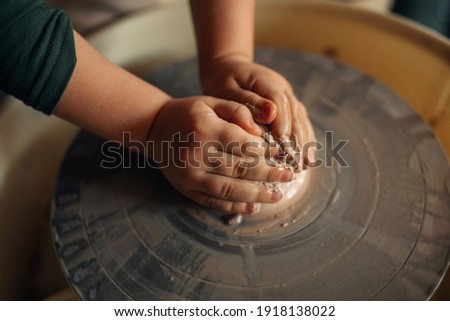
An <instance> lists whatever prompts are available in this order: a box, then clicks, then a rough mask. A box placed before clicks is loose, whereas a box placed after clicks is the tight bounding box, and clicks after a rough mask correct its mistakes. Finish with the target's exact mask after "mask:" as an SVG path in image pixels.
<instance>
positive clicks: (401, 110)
mask: <svg viewBox="0 0 450 321" xmlns="http://www.w3.org/2000/svg"><path fill="white" fill-rule="evenodd" d="M256 57H257V61H259V62H260V63H262V64H265V65H267V66H270V67H272V68H273V69H275V70H277V71H279V72H280V73H281V74H283V75H284V76H285V77H286V78H287V79H288V80H289V81H291V83H292V85H293V86H294V88H295V91H296V94H297V95H298V97H299V98H300V99H301V100H302V101H303V102H304V103H305V105H306V106H307V108H308V110H309V113H310V116H311V119H312V122H313V124H314V128H315V132H316V136H317V139H318V141H319V142H321V143H322V144H323V146H325V145H326V141H325V136H326V134H325V132H326V131H332V132H333V143H332V144H333V146H334V145H336V144H337V142H338V141H340V140H347V141H348V143H347V144H346V145H345V146H344V148H342V149H341V150H340V155H341V156H342V158H343V159H344V160H345V162H346V163H347V165H348V166H342V164H338V163H337V162H336V161H333V163H332V164H331V165H330V164H329V165H330V166H321V167H318V168H314V169H310V171H311V173H310V175H311V176H310V180H311V181H310V183H309V186H308V190H307V191H306V192H305V195H304V197H302V199H301V200H300V201H299V202H298V203H297V204H295V205H294V206H292V207H291V208H290V209H289V213H288V214H286V215H284V216H283V219H282V220H281V221H276V224H272V225H270V224H269V225H268V226H267V227H264V226H263V227H260V228H259V230H258V231H255V230H252V231H249V230H248V229H247V230H246V229H245V227H246V226H245V222H244V223H243V224H242V225H239V226H224V225H223V224H222V225H219V224H221V223H220V222H219V221H211V218H214V217H217V216H218V213H215V212H213V211H211V210H209V209H207V208H204V207H201V206H199V205H197V204H195V203H194V202H192V201H190V200H188V199H186V198H185V197H183V196H181V195H180V194H179V193H177V192H176V191H175V190H174V189H173V188H172V187H171V186H170V185H169V184H168V183H167V182H166V181H165V179H164V178H163V176H162V174H161V173H160V172H159V171H158V170H155V169H153V168H151V166H148V165H147V166H143V164H145V159H143V158H139V157H137V156H132V158H131V160H129V162H128V161H125V163H123V164H121V165H120V164H117V165H118V166H117V168H115V169H104V168H101V166H100V164H101V162H102V161H105V156H102V152H101V150H102V146H103V144H104V143H105V142H104V141H103V140H102V139H100V138H97V137H95V136H93V135H91V134H88V133H81V134H80V135H79V136H78V138H77V139H76V140H75V142H74V143H73V145H72V147H71V148H70V150H69V152H68V154H67V158H66V160H65V161H64V164H63V166H62V169H61V173H60V177H59V182H58V186H57V190H56V193H55V196H54V211H53V231H54V237H55V242H56V250H57V254H58V256H59V258H60V261H61V263H62V267H63V269H64V271H65V274H66V276H67V278H68V280H69V282H70V283H71V285H72V286H73V287H74V289H75V290H76V291H77V293H78V294H79V296H80V297H81V298H82V299H88V300H127V299H136V300H178V299H180V300H368V299H375V300H389V299H397V300H406V299H407V300H422V299H427V298H429V297H430V296H431V295H432V293H433V291H434V290H435V289H436V287H437V286H438V285H439V282H440V280H441V278H442V276H443V274H444V273H445V271H446V269H447V267H448V263H449V258H450V256H449V255H450V168H449V163H448V160H447V158H446V156H445V154H444V152H443V150H442V149H441V146H440V145H439V143H438V141H437V140H436V138H435V137H434V135H433V132H432V130H431V129H430V127H429V126H428V125H427V124H426V123H425V122H424V121H423V120H422V119H421V118H420V117H419V116H418V115H417V114H416V113H415V112H414V111H413V110H412V109H411V108H410V107H409V106H408V105H407V104H405V103H404V102H403V101H402V100H401V99H400V98H398V97H397V96H396V95H394V94H393V93H392V92H390V91H389V90H388V89H386V88H385V87H384V86H382V85H380V84H379V83H377V82H376V81H375V80H373V79H371V78H370V77H368V76H366V75H363V74H362V73H360V72H358V71H355V70H353V69H350V68H348V67H346V66H343V65H341V64H339V63H336V62H335V61H332V60H330V59H327V58H324V57H319V56H314V55H309V54H305V53H299V52H294V51H282V50H272V49H264V50H259V51H258V52H257V55H256ZM146 80H148V81H151V82H152V83H153V84H155V85H156V86H159V87H160V88H162V89H164V90H166V91H167V92H169V93H170V94H172V95H173V96H175V97H184V96H189V95H196V94H200V89H199V88H200V87H199V82H198V79H197V65H196V63H195V61H194V60H189V61H185V62H181V63H176V64H172V65H169V66H166V67H163V68H161V69H159V70H156V71H153V72H152V73H151V74H150V75H149V76H148V77H146ZM107 144H112V143H107ZM103 147H105V146H103ZM330 147H331V145H330ZM123 152H124V153H125V154H124V155H127V151H123ZM318 155H319V157H321V158H322V159H325V158H326V155H325V153H324V151H321V152H319V154H318ZM124 159H127V158H126V157H125V158H124ZM106 161H108V159H106ZM110 165H111V164H110ZM119 165H120V166H119ZM110 167H111V166H110ZM276 214H277V213H276V210H275V212H274V217H275V216H276ZM205 218H208V219H205ZM211 222H212V223H211ZM244 230H245V232H243V231H244Z"/></svg>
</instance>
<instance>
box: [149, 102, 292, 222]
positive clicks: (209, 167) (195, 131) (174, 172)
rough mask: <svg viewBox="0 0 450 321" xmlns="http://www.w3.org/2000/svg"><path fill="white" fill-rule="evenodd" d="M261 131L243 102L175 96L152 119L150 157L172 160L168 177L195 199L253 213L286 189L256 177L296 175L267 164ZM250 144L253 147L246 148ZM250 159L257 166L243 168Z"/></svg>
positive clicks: (287, 178)
mask: <svg viewBox="0 0 450 321" xmlns="http://www.w3.org/2000/svg"><path fill="white" fill-rule="evenodd" d="M260 135H261V129H260V128H259V127H258V125H256V123H255V122H254V120H253V117H252V114H251V112H250V111H249V110H248V108H247V107H245V106H244V105H241V104H239V103H236V102H231V101H227V100H222V99H216V98H212V97H207V96H198V97H192V98H183V99H172V100H170V101H169V102H167V103H166V104H165V105H164V106H163V107H162V108H161V110H160V111H159V113H158V115H157V117H156V119H155V120H154V122H153V125H152V127H151V130H150V134H149V140H150V141H152V142H154V149H153V151H150V153H151V154H150V155H148V156H149V157H150V158H152V159H153V160H155V161H156V162H157V163H158V162H160V161H163V163H164V164H167V166H164V167H161V170H162V173H163V174H164V176H165V177H166V178H167V180H168V181H169V182H170V183H171V184H172V185H173V186H174V187H175V188H176V189H177V190H178V191H179V192H181V193H182V194H184V195H186V196H187V197H189V198H191V199H193V200H195V201H196V202H198V203H200V204H202V205H205V206H208V207H211V208H213V209H215V210H218V211H223V212H232V213H243V214H254V213H257V212H258V211H259V208H260V203H276V202H278V201H279V200H280V199H281V198H282V194H281V192H279V191H273V190H270V189H268V188H267V187H264V186H262V185H261V184H256V183H255V181H279V182H287V181H290V180H291V179H292V177H293V173H292V171H291V170H290V169H280V168H276V167H272V166H269V165H268V164H266V162H265V161H264V157H265V154H266V152H267V148H265V147H266V146H265V145H264V142H263V139H262V138H261V137H260ZM174 138H175V139H174ZM194 141H195V142H196V144H194ZM168 142H172V147H170V148H169V143H168ZM180 142H181V143H180ZM251 144H254V145H251ZM250 145H251V146H254V147H252V148H248V149H245V147H246V146H247V147H248V146H250ZM177 147H181V148H177ZM205 147H209V150H207V149H206V148H205ZM241 147H244V148H241ZM249 156H252V157H251V158H249ZM248 161H250V162H251V163H252V164H251V165H252V166H243V164H244V163H245V162H248ZM247 164H248V163H247Z"/></svg>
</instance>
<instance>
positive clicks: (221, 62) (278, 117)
mask: <svg viewBox="0 0 450 321" xmlns="http://www.w3.org/2000/svg"><path fill="white" fill-rule="evenodd" d="M201 79H202V85H203V90H204V91H205V94H207V95H211V96H215V97H220V98H225V99H229V100H234V101H236V102H239V103H241V104H244V105H246V106H247V107H249V108H250V110H251V111H252V114H253V117H254V119H255V120H256V121H257V122H258V123H261V124H268V125H269V124H270V130H271V132H272V134H273V135H274V136H275V138H276V139H278V140H279V141H280V142H281V143H285V146H286V148H285V152H286V153H288V154H291V153H293V147H294V148H297V147H299V148H300V149H299V150H300V152H301V148H302V147H304V146H305V144H306V143H308V142H312V141H315V136H314V131H313V129H312V125H311V122H310V120H309V117H308V113H307V111H306V108H305V106H304V105H303V104H302V103H301V102H299V101H298V100H297V98H296V97H295V95H294V92H293V89H292V86H291V84H290V83H289V82H288V81H287V80H286V79H285V78H284V77H283V76H281V75H280V74H279V73H277V72H275V71H274V70H272V69H270V68H267V67H264V66H262V65H259V64H256V63H254V62H252V61H251V60H249V59H248V58H247V57H244V56H241V55H229V56H224V57H221V58H218V59H215V60H213V61H210V62H208V63H207V64H204V65H202V66H201ZM290 142H294V143H296V145H297V146H294V145H293V144H292V143H290ZM300 157H301V159H302V161H303V163H304V164H308V163H310V162H314V160H315V159H314V149H312V148H309V149H308V155H305V154H303V155H301V156H300Z"/></svg>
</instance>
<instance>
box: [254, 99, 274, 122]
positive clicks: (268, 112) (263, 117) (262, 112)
mask: <svg viewBox="0 0 450 321" xmlns="http://www.w3.org/2000/svg"><path fill="white" fill-rule="evenodd" d="M274 114H275V108H273V105H272V104H271V103H264V104H262V105H261V106H260V107H259V108H258V118H259V120H260V121H261V122H264V123H267V122H270V121H271V119H272V118H273V116H274Z"/></svg>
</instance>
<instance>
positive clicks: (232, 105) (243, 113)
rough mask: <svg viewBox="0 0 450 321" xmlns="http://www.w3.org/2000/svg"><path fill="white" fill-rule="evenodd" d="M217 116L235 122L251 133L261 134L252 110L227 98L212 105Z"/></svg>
mask: <svg viewBox="0 0 450 321" xmlns="http://www.w3.org/2000/svg"><path fill="white" fill-rule="evenodd" d="M210 107H211V108H212V109H213V110H214V111H215V113H216V114H217V116H219V117H220V118H222V119H223V120H225V121H227V122H229V123H233V124H236V125H238V126H239V127H241V128H242V129H244V130H245V131H247V132H248V133H250V134H253V135H257V136H259V135H261V134H262V131H261V128H260V127H259V126H258V125H257V124H256V123H255V121H254V119H253V115H252V113H251V112H250V110H249V109H248V108H247V107H246V106H244V105H242V104H239V103H236V102H233V101H227V100H219V101H218V102H217V101H216V102H215V103H213V104H211V106H210Z"/></svg>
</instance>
